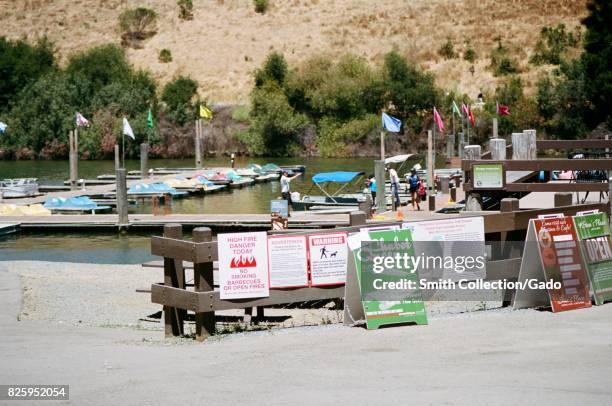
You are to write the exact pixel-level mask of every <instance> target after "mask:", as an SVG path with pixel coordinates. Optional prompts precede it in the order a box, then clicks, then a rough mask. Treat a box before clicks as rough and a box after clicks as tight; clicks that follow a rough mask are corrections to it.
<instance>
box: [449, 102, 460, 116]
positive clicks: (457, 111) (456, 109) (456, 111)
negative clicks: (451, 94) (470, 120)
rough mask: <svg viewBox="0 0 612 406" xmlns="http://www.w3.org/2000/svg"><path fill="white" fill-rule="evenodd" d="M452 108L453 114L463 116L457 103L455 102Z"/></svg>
mask: <svg viewBox="0 0 612 406" xmlns="http://www.w3.org/2000/svg"><path fill="white" fill-rule="evenodd" d="M451 107H452V109H453V113H456V114H457V115H458V116H461V111H459V107H458V106H457V103H455V101H454V100H453V105H452V106H451Z"/></svg>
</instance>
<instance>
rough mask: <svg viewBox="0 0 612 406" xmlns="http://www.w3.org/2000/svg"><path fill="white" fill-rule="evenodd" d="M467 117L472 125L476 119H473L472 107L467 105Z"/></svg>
mask: <svg viewBox="0 0 612 406" xmlns="http://www.w3.org/2000/svg"><path fill="white" fill-rule="evenodd" d="M468 118H469V119H470V123H472V127H474V126H475V125H476V120H474V114H473V113H472V109H471V108H470V107H469V106H468Z"/></svg>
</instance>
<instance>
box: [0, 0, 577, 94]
mask: <svg viewBox="0 0 612 406" xmlns="http://www.w3.org/2000/svg"><path fill="white" fill-rule="evenodd" d="M193 4H194V18H193V19H192V20H189V21H185V20H182V19H180V18H179V16H178V7H177V5H176V1H174V0H140V1H136V0H18V1H15V0H0V35H3V36H7V37H9V38H22V37H27V38H28V39H32V40H34V39H36V38H38V37H41V36H43V35H46V36H48V37H49V38H50V39H51V40H52V41H53V42H54V44H55V46H56V47H57V50H58V53H59V55H60V56H61V59H62V61H65V60H66V58H67V57H68V56H70V55H71V54H72V53H75V52H77V51H80V50H84V49H87V48H89V47H92V46H95V45H100V44H103V43H108V42H112V43H117V44H119V43H120V42H121V38H120V32H119V29H118V18H119V15H120V13H121V12H122V11H124V10H126V9H128V8H133V7H137V6H145V7H148V8H151V9H153V10H155V11H156V13H157V14H158V22H157V32H156V34H155V35H154V36H153V37H152V38H150V39H148V40H146V41H144V43H143V44H142V48H140V49H129V51H128V55H129V58H130V61H131V62H132V63H133V64H134V65H135V66H137V67H140V68H146V69H148V70H150V71H151V72H153V74H154V76H155V77H156V78H158V79H160V80H161V81H162V82H166V81H168V80H170V79H172V78H173V77H175V76H177V75H191V76H192V77H193V78H195V79H196V80H197V81H198V82H199V84H200V89H199V92H200V94H201V95H202V96H203V97H206V98H208V99H209V100H212V101H214V102H228V103H239V102H244V101H246V100H247V98H248V94H249V91H250V89H251V87H252V83H253V82H252V80H253V79H252V72H253V71H254V70H255V69H256V68H258V67H259V66H260V65H261V63H262V61H263V60H264V59H265V57H266V56H267V55H268V53H269V52H270V51H272V50H278V51H281V52H283V53H284V54H285V56H286V58H287V60H288V61H289V63H290V64H294V63H299V62H300V61H303V60H305V59H307V58H309V57H311V56H313V55H319V54H326V55H331V56H334V55H339V54H342V53H346V52H352V53H355V54H358V55H363V56H364V57H366V58H368V59H369V60H371V61H373V62H380V61H381V59H382V56H383V55H384V54H385V53H386V52H388V51H390V50H391V49H393V48H396V49H397V50H398V51H399V52H400V53H401V54H403V55H405V56H406V57H407V58H408V60H409V61H412V62H414V63H417V64H419V65H422V66H424V67H427V68H429V69H431V70H432V71H433V72H434V73H435V75H436V77H437V80H438V83H439V85H440V86H442V87H444V88H446V89H449V90H453V89H454V90H457V91H459V92H462V93H463V92H465V93H467V94H468V95H470V96H471V97H475V96H476V94H478V92H480V91H484V92H487V91H488V90H493V89H494V88H495V86H496V84H497V81H498V80H499V78H496V77H494V76H493V74H492V72H491V70H490V69H488V65H489V63H490V60H489V53H490V51H491V50H492V49H493V48H494V47H495V46H496V45H497V41H496V37H498V36H499V37H500V38H501V41H502V42H503V44H504V45H505V46H506V47H508V48H509V49H510V51H511V53H512V54H513V57H515V58H516V59H517V61H518V62H519V68H520V69H521V71H522V72H521V76H522V77H523V79H524V82H525V84H526V87H527V88H528V89H529V88H530V87H533V85H534V84H535V81H536V79H537V77H538V74H539V70H541V69H546V67H541V68H535V67H533V66H532V65H530V64H528V63H527V61H528V59H529V57H530V55H531V54H532V52H533V48H534V46H535V43H536V41H537V39H538V35H539V31H540V29H541V28H542V27H543V26H551V25H556V24H558V23H564V24H565V25H566V26H567V27H568V29H570V30H573V29H574V28H575V27H576V26H577V25H579V24H580V20H581V18H582V17H584V15H585V14H586V7H585V1H584V0H505V1H498V0H376V1H371V0H270V8H269V10H268V11H267V12H266V13H265V14H258V13H256V12H255V10H254V7H253V2H252V1H250V0H193ZM448 38H450V39H451V40H452V42H453V43H454V44H455V51H456V52H458V54H459V55H461V54H462V52H464V51H465V49H466V40H469V41H470V42H471V45H472V47H473V48H474V50H475V51H476V56H477V58H476V60H475V62H474V63H473V64H472V63H470V62H467V61H465V60H464V59H463V58H461V57H460V56H459V57H457V58H454V59H447V60H445V59H443V58H442V57H441V56H440V55H439V54H438V52H437V50H438V48H439V47H440V46H441V45H442V44H443V43H445V42H446V41H447V40H448ZM162 49H169V50H170V51H171V54H172V61H171V62H168V63H162V62H160V61H159V58H158V55H159V51H160V50H162ZM472 65H473V67H474V69H473V72H471V66H472Z"/></svg>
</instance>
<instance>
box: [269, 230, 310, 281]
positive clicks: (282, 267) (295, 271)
mask: <svg viewBox="0 0 612 406" xmlns="http://www.w3.org/2000/svg"><path fill="white" fill-rule="evenodd" d="M268 265H269V267H270V288H298V287H303V286H308V251H307V245H306V236H303V235H299V236H270V237H268Z"/></svg>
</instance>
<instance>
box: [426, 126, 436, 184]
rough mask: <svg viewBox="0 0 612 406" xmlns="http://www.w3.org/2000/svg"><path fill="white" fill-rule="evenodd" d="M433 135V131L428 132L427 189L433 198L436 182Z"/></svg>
mask: <svg viewBox="0 0 612 406" xmlns="http://www.w3.org/2000/svg"><path fill="white" fill-rule="evenodd" d="M433 154H434V152H433V133H432V131H431V130H428V131H427V189H428V194H429V195H430V196H432V195H433V194H434V193H435V180H434V167H433V165H434V163H433V162H434V160H433Z"/></svg>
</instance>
